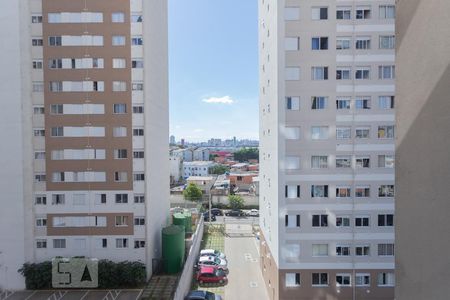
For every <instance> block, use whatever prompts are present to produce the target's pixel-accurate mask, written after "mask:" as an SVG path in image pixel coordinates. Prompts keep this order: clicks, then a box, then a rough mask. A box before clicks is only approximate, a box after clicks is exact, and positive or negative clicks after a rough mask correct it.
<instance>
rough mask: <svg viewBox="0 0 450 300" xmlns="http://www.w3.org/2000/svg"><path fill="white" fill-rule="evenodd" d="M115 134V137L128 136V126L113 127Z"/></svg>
mask: <svg viewBox="0 0 450 300" xmlns="http://www.w3.org/2000/svg"><path fill="white" fill-rule="evenodd" d="M113 136H114V137H124V136H127V128H126V127H113Z"/></svg>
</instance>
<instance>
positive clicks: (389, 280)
mask: <svg viewBox="0 0 450 300" xmlns="http://www.w3.org/2000/svg"><path fill="white" fill-rule="evenodd" d="M377 283H378V286H394V285H395V274H394V273H378V280H377Z"/></svg>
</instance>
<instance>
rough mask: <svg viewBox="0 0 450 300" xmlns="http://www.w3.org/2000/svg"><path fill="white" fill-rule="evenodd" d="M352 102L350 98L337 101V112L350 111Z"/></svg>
mask: <svg viewBox="0 0 450 300" xmlns="http://www.w3.org/2000/svg"><path fill="white" fill-rule="evenodd" d="M350 102H351V100H350V99H348V98H338V99H336V109H337V110H347V109H350Z"/></svg>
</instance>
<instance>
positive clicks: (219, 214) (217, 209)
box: [211, 208, 223, 216]
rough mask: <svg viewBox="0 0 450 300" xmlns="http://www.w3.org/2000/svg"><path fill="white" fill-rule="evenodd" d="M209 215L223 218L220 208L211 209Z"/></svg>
mask: <svg viewBox="0 0 450 300" xmlns="http://www.w3.org/2000/svg"><path fill="white" fill-rule="evenodd" d="M211 214H213V215H215V216H223V212H222V210H221V209H220V208H211Z"/></svg>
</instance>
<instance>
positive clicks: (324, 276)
mask: <svg viewBox="0 0 450 300" xmlns="http://www.w3.org/2000/svg"><path fill="white" fill-rule="evenodd" d="M312 285H313V286H324V285H328V273H312Z"/></svg>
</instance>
